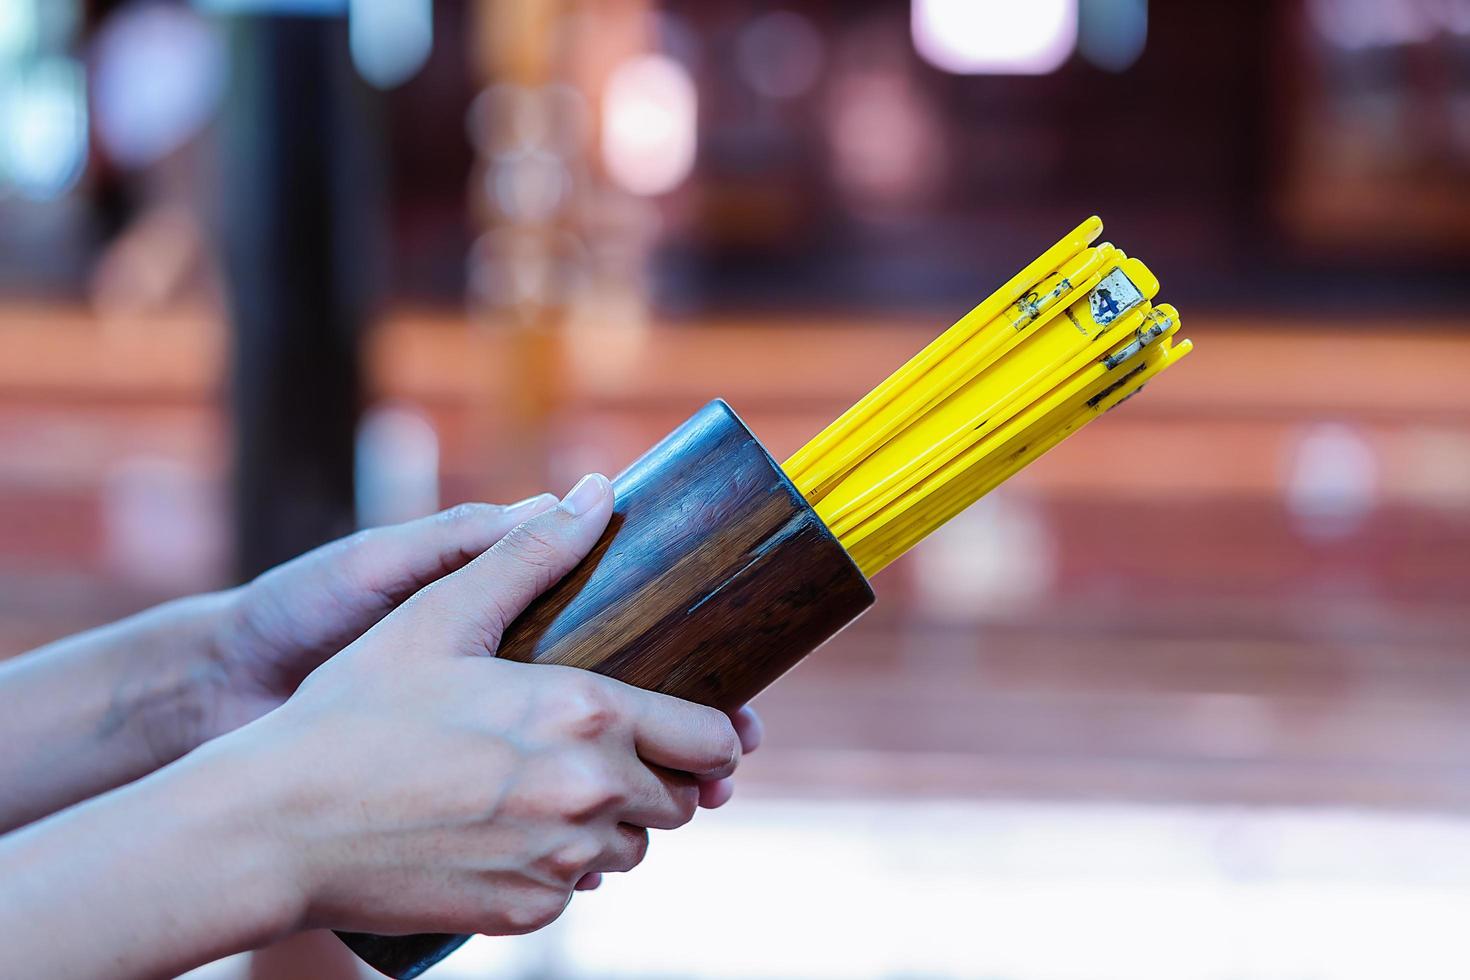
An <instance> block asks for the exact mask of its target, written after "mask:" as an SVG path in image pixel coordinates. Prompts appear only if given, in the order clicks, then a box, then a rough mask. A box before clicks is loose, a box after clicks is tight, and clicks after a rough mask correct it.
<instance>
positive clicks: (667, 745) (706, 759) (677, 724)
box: [624, 686, 740, 779]
mask: <svg viewBox="0 0 1470 980" xmlns="http://www.w3.org/2000/svg"><path fill="white" fill-rule="evenodd" d="M624 690H625V691H627V692H628V693H629V695H630V697H631V698H632V701H633V705H632V717H633V739H634V744H635V745H636V746H637V749H638V755H639V757H640V758H641V759H643V761H644V762H649V763H652V764H653V765H656V766H663V767H664V768H666V769H674V770H676V771H678V772H687V773H689V774H690V775H692V776H697V777H699V778H701V779H721V778H723V777H725V776H728V775H730V774H731V773H733V772H734V771H735V766H736V765H737V764H738V763H739V762H740V739H739V737H738V736H737V735H736V734H735V726H734V724H733V723H732V722H731V721H730V717H729V716H728V715H726V714H725V713H724V712H723V711H716V710H715V709H714V708H707V707H705V706H704V705H702V704H695V703H693V702H692V701H681V700H679V699H678V698H671V697H669V696H668V695H665V694H654V693H652V692H650V691H644V690H641V689H639V688H633V687H626V686H625V687H624Z"/></svg>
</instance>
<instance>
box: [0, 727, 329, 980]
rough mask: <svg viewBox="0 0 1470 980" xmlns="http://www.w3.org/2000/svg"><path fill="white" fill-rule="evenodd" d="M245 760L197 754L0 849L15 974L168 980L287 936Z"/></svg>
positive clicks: (267, 824) (281, 883) (286, 907)
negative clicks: (158, 979) (162, 978)
mask: <svg viewBox="0 0 1470 980" xmlns="http://www.w3.org/2000/svg"><path fill="white" fill-rule="evenodd" d="M245 755H246V754H245V753H238V754H237V753H235V752H231V751H211V750H206V751H205V752H202V753H196V754H195V755H193V756H191V757H190V758H189V759H186V760H184V761H182V762H179V763H177V764H175V765H172V766H169V767H167V768H165V769H163V770H160V771H159V772H157V773H154V774H153V775H151V776H148V777H146V778H144V779H142V780H139V781H138V782H136V783H132V784H130V785H128V786H126V787H123V788H122V789H119V790H115V791H113V792H111V793H107V794H105V795H103V796H100V797H97V798H95V799H93V800H90V801H88V802H86V803H83V804H81V805H79V806H76V807H73V808H72V809H70V810H67V811H65V812H63V813H59V814H57V815H55V816H53V817H51V818H50V819H48V820H45V821H42V822H40V823H37V824H34V825H32V826H31V827H29V828H26V829H24V830H21V831H19V832H17V833H15V834H12V835H9V836H8V837H5V838H3V839H0V874H3V876H4V878H5V879H6V881H7V885H6V888H5V889H4V891H3V893H0V935H4V936H5V937H6V962H7V964H8V965H9V966H10V967H12V968H15V969H16V972H17V975H20V974H22V973H24V974H25V975H45V976H54V977H88V976H102V975H108V976H173V975H176V974H178V973H182V972H184V971H186V970H189V969H191V968H193V967H195V966H199V965H200V964H203V963H206V962H209V961H210V960H213V959H217V958H219V957H221V956H225V955H228V954H231V953H236V952H240V951H242V950H246V949H251V948H255V947H258V946H261V945H264V944H267V943H270V942H273V941H275V940H277V939H279V938H281V937H282V936H284V935H286V934H288V933H290V932H292V931H293V930H295V929H297V928H299V924H300V922H301V920H302V914H303V913H302V909H303V903H302V901H301V899H300V892H299V889H297V887H296V877H295V875H294V874H293V872H292V864H293V862H292V859H291V852H290V847H289V845H288V843H287V841H286V839H285V837H284V835H282V834H281V833H280V832H279V828H278V827H277V826H276V825H275V823H274V820H273V818H272V815H271V813H270V807H271V805H272V800H273V795H272V793H271V792H270V791H269V787H268V786H262V785H260V784H259V780H258V777H257V775H256V774H255V773H254V768H253V763H252V761H251V760H249V759H248V758H246V757H245ZM78 922H81V923H85V926H86V927H85V928H80V929H79V928H76V927H75V924H76V923H78ZM63 934H64V935H65V936H66V940H65V942H58V940H57V938H56V937H57V936H58V935H63Z"/></svg>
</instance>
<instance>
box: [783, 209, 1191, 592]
mask: <svg viewBox="0 0 1470 980" xmlns="http://www.w3.org/2000/svg"><path fill="white" fill-rule="evenodd" d="M1101 234H1102V221H1101V220H1099V219H1098V218H1095V217H1094V218H1089V219H1088V220H1087V221H1085V222H1083V223H1082V224H1081V225H1080V226H1078V227H1077V228H1076V229H1075V230H1074V231H1073V232H1072V233H1071V234H1069V235H1068V236H1067V237H1066V238H1063V239H1062V240H1061V241H1060V242H1058V243H1057V244H1056V245H1054V246H1052V247H1051V248H1049V249H1047V250H1046V251H1045V252H1044V253H1042V255H1041V257H1040V258H1038V259H1037V260H1036V261H1035V262H1032V263H1031V264H1030V265H1028V266H1027V267H1026V268H1025V269H1023V270H1021V272H1020V273H1019V274H1018V275H1016V277H1015V278H1013V279H1011V281H1010V282H1008V283H1006V284H1005V285H1004V286H1003V287H1001V288H1000V289H999V290H998V291H997V292H995V293H994V294H993V295H991V296H990V297H989V298H987V299H986V300H985V301H984V302H982V303H981V304H980V305H979V306H977V307H975V309H973V310H971V311H970V312H969V313H968V314H966V315H965V316H964V317H963V318H961V319H960V321H959V322H958V323H956V324H955V325H954V326H952V327H950V328H949V329H948V330H946V331H945V332H944V333H942V334H940V335H939V337H937V338H936V339H935V340H934V341H933V342H932V343H931V344H929V346H927V347H925V348H924V349H923V350H922V351H920V352H919V353H918V354H917V355H915V356H914V358H913V359H912V360H910V361H909V362H908V363H907V364H905V365H904V366H903V367H901V368H899V369H898V370H897V371H895V372H894V373H893V374H892V375H890V376H889V377H888V378H887V379H886V380H884V381H883V382H882V383H881V384H879V385H878V387H876V388H874V389H873V390H872V391H871V392H869V393H868V394H867V395H866V396H865V397H864V398H863V399H862V400H861V401H859V402H858V403H857V404H856V405H854V406H853V407H852V408H850V409H848V410H847V411H846V412H844V413H843V414H842V416H841V417H839V418H838V419H837V420H836V421H834V422H833V423H832V424H831V425H829V426H827V428H826V429H824V430H823V431H822V432H820V433H819V434H818V435H817V436H816V438H814V439H812V441H811V442H809V443H807V444H806V445H805V446H803V447H802V448H801V449H799V450H798V451H797V452H796V453H795V454H794V455H792V457H791V458H790V459H788V460H787V461H786V463H785V465H784V469H785V470H786V473H787V474H788V475H789V476H790V477H791V479H792V480H793V482H795V484H796V486H797V488H798V489H799V490H800V491H801V492H802V494H803V495H804V496H805V497H806V498H807V500H808V501H810V502H811V504H812V506H813V507H814V508H815V509H816V511H817V513H818V514H819V515H820V516H821V517H822V519H823V520H824V521H826V522H827V526H828V527H830V528H831V529H832V532H833V533H834V534H836V535H837V538H838V540H839V541H841V542H842V545H843V547H845V548H846V549H847V550H848V552H849V553H850V554H851V555H852V556H853V558H854V559H855V560H856V561H857V563H858V565H859V566H860V567H861V568H862V570H863V572H864V574H867V575H872V574H874V573H876V572H878V571H880V570H881V569H883V568H884V567H885V566H887V565H888V564H889V563H890V562H891V561H893V560H894V559H895V558H897V557H898V556H899V555H902V554H903V553H904V552H905V551H907V550H908V549H909V548H911V547H913V546H914V545H915V544H917V543H918V542H919V541H920V540H921V539H922V538H924V537H925V536H926V535H928V534H929V533H931V532H932V531H934V530H935V529H936V528H938V527H939V526H940V525H942V524H944V523H945V522H946V521H948V520H949V519H950V518H952V517H954V516H955V515H956V514H958V513H959V512H960V511H962V510H964V509H965V508H966V507H968V506H969V505H970V504H972V503H974V502H975V501H976V500H978V499H979V498H980V497H982V496H984V495H985V494H987V493H989V492H990V491H991V490H993V489H994V488H995V487H997V486H999V485H1000V484H1001V483H1003V482H1004V481H1006V480H1007V479H1009V478H1010V477H1011V476H1013V475H1014V474H1016V473H1018V472H1019V471H1020V470H1022V469H1024V468H1025V467H1026V466H1028V465H1030V464H1031V462H1032V461H1034V460H1035V459H1037V458H1038V457H1040V456H1041V455H1042V454H1043V453H1045V452H1046V451H1047V450H1049V449H1051V448H1052V447H1053V446H1055V445H1056V444H1057V443H1059V442H1061V441H1062V440H1063V439H1065V438H1067V437H1068V436H1070V435H1071V434H1072V433H1074V432H1076V431H1077V430H1078V429H1080V428H1081V427H1082V426H1083V425H1085V424H1087V423H1088V422H1090V421H1091V420H1092V419H1094V418H1096V417H1097V416H1098V415H1101V414H1102V413H1103V412H1105V411H1107V410H1109V409H1111V408H1112V407H1114V406H1115V405H1117V404H1119V403H1120V402H1122V401H1123V400H1124V399H1126V398H1128V397H1129V396H1131V395H1132V394H1133V393H1134V392H1136V391H1137V390H1138V389H1140V388H1142V387H1143V385H1144V384H1146V383H1147V382H1148V381H1149V380H1151V379H1152V378H1153V377H1154V376H1155V375H1156V374H1158V373H1159V372H1160V371H1162V370H1164V369H1165V368H1167V367H1168V366H1169V365H1170V364H1172V363H1174V362H1175V361H1177V360H1179V359H1180V358H1181V357H1184V356H1185V355H1186V354H1188V353H1189V351H1190V346H1191V345H1190V343H1189V341H1187V340H1183V341H1180V342H1179V343H1178V344H1175V343H1174V336H1175V334H1176V332H1177V331H1178V329H1179V313H1178V311H1177V310H1175V309H1174V308H1173V307H1172V306H1168V305H1163V306H1158V307H1155V306H1153V305H1152V302H1151V301H1152V299H1153V297H1154V296H1155V295H1156V294H1157V293H1158V288H1159V283H1158V280H1157V279H1155V278H1154V275H1153V273H1151V272H1150V271H1149V270H1148V267H1147V266H1145V265H1144V264H1143V263H1142V262H1140V261H1138V260H1137V259H1133V258H1129V257H1128V256H1127V255H1125V254H1124V253H1123V252H1122V251H1120V250H1119V249H1117V248H1114V247H1113V246H1112V245H1109V244H1107V243H1103V244H1100V245H1096V246H1094V245H1093V244H1092V243H1093V242H1095V241H1096V240H1097V238H1098V236H1099V235H1101Z"/></svg>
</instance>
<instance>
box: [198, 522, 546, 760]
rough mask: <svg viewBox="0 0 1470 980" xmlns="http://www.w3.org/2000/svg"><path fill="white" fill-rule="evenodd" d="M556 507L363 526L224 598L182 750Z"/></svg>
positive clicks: (250, 710) (286, 692)
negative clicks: (521, 525) (514, 530)
mask: <svg viewBox="0 0 1470 980" xmlns="http://www.w3.org/2000/svg"><path fill="white" fill-rule="evenodd" d="M554 506H556V497H555V496H554V495H553V494H549V493H544V494H541V495H539V496H535V497H530V498H528V499H526V500H522V501H520V502H519V503H515V504H509V505H506V506H499V505H493V504H462V505H460V506H458V507H454V508H451V509H450V510H446V511H443V512H441V513H438V514H434V515H431V516H429V517H425V518H422V519H421V520H416V521H410V522H408V523H405V524H398V525H393V526H390V527H379V528H372V529H370V530H366V531H360V532H358V533H357V534H354V535H351V536H350V537H346V538H343V539H341V540H339V541H334V542H332V543H330V544H327V545H323V546H322V547H320V548H317V549H316V550H314V551H310V552H308V553H306V554H304V555H302V556H300V557H299V558H296V559H294V560H292V561H289V562H286V563H285V564H284V565H281V566H279V567H277V568H274V569H272V570H270V571H268V572H266V573H265V574H263V575H261V576H260V577H258V578H256V579H255V580H254V581H252V582H250V583H249V584H247V585H244V586H241V587H240V588H238V589H235V590H233V591H231V592H229V593H226V594H225V595H224V596H223V601H222V602H221V603H219V604H218V606H219V611H218V612H217V613H216V614H215V615H214V622H215V626H214V628H213V630H212V631H211V632H210V633H209V634H208V637H209V643H208V644H207V646H208V649H207V650H206V651H204V652H205V655H206V656H207V658H208V664H209V669H207V670H205V671H201V672H200V674H201V676H202V677H203V678H204V679H205V683H202V684H201V685H199V688H200V690H199V692H198V696H197V698H196V701H197V705H198V707H197V709H196V710H195V711H194V712H193V713H192V716H191V717H192V719H193V726H194V730H193V731H191V732H186V733H184V734H183V736H182V741H183V742H184V744H183V745H182V746H181V750H182V751H187V750H189V749H192V748H194V747H195V746H197V745H199V744H201V743H203V742H205V741H207V740H209V739H211V738H214V737H216V736H219V735H222V734H224V733H226V732H229V731H233V730H234V729H236V728H239V727H240V726H241V725H244V724H246V723H248V722H251V721H254V720H255V719H256V718H259V717H260V716H261V715H264V714H265V713H266V712H268V711H270V710H272V709H274V708H277V707H279V706H280V705H281V704H283V703H284V702H285V700H286V699H287V698H288V697H290V696H291V694H292V692H294V691H295V690H296V688H297V686H298V685H299V684H300V683H301V681H302V679H303V678H305V677H306V675H308V674H310V673H311V672H312V671H313V670H315V669H316V668H317V667H319V666H321V664H322V663H323V662H324V661H325V660H326V659H327V658H329V657H331V656H332V655H333V654H335V653H337V651H339V650H341V649H342V648H343V647H345V646H347V645H348V644H349V643H351V642H352V641H353V640H356V639H357V638H358V637H360V636H362V634H363V633H365V632H367V630H368V629H369V628H370V627H371V626H373V625H374V624H375V623H377V622H378V621H379V620H381V619H382V618H383V617H384V616H386V615H387V614H388V613H389V612H391V611H393V609H395V608H397V606H398V605H399V604H400V603H402V602H403V601H404V600H405V599H407V598H408V597H409V596H411V595H413V594H414V593H415V592H417V591H418V590H419V589H421V588H423V587H424V586H425V585H428V584H429V583H430V582H433V581H434V580H436V579H438V578H441V577H443V576H444V575H447V574H449V573H450V572H453V571H455V570H456V569H458V568H461V567H463V566H464V564H465V563H466V562H468V561H470V560H471V559H472V558H475V557H476V556H478V555H480V554H482V553H483V552H484V551H485V550H486V549H488V548H489V547H490V546H491V545H493V544H494V543H495V542H497V541H499V540H500V539H501V538H502V537H504V536H505V534H506V532H508V531H509V530H510V529H511V528H513V527H515V526H516V525H517V524H519V523H520V522H522V521H524V520H528V519H529V518H532V517H535V516H536V515H537V514H540V513H543V512H544V511H546V510H549V509H550V508H552V507H554Z"/></svg>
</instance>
